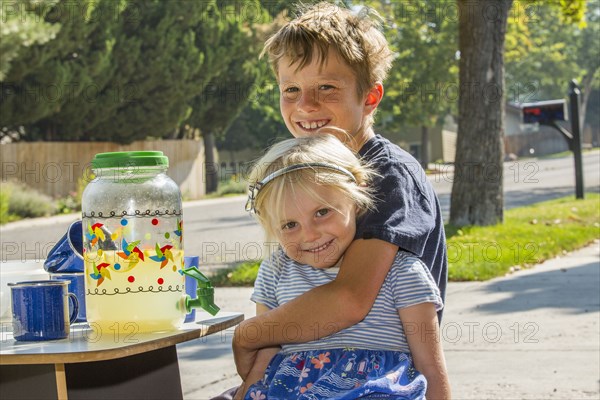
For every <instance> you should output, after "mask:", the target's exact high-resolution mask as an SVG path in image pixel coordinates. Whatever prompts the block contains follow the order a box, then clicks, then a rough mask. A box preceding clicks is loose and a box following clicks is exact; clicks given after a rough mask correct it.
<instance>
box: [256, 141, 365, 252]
mask: <svg viewBox="0 0 600 400" xmlns="http://www.w3.org/2000/svg"><path fill="white" fill-rule="evenodd" d="M299 164H313V166H311V167H308V168H306V167H304V168H302V169H297V170H293V171H290V172H286V173H284V174H282V175H280V176H278V177H277V178H275V179H273V180H270V181H269V182H268V183H266V184H265V185H264V186H262V187H261V188H260V189H259V190H256V191H254V192H253V191H252V188H253V187H256V186H257V184H258V183H260V182H261V181H263V180H264V179H265V178H266V177H267V176H269V175H270V174H272V173H274V172H276V171H280V170H282V169H283V168H286V167H291V166H298V165H299ZM314 164H325V165H329V166H332V167H335V168H339V167H341V168H343V169H344V170H346V171H347V172H349V173H350V174H351V175H352V176H353V177H354V179H352V178H351V177H350V176H348V175H346V173H343V172H341V171H336V170H335V169H331V168H322V167H319V166H318V165H316V166H315V165H314ZM375 175H376V172H375V171H374V170H373V169H372V168H371V167H369V166H367V165H364V164H362V163H361V162H360V161H359V159H358V158H357V157H356V156H355V154H354V153H353V152H352V151H351V150H350V149H348V148H347V147H346V146H344V145H343V144H342V143H341V142H340V141H339V140H338V139H337V138H336V137H335V136H332V135H315V136H309V137H302V138H293V139H286V140H283V141H281V142H279V143H277V144H275V145H273V146H272V147H271V148H270V149H269V150H268V151H267V153H266V154H265V155H264V156H263V157H262V158H261V159H260V160H258V161H257V162H256V163H255V164H254V166H253V168H252V170H251V171H250V173H249V176H248V184H249V186H250V188H251V189H250V192H251V194H250V196H251V198H252V206H253V210H254V211H255V216H256V218H257V219H258V221H259V222H260V224H261V225H262V227H263V229H264V230H265V234H266V239H267V242H274V241H277V240H278V230H279V228H278V227H277V224H278V223H279V221H281V220H282V214H283V198H284V195H285V194H287V195H288V196H289V195H290V194H291V195H292V196H293V193H294V191H295V190H302V191H305V192H306V193H308V194H309V195H310V196H312V197H313V198H314V199H317V200H318V201H323V202H325V201H324V199H322V198H321V197H320V196H319V195H318V194H317V193H316V191H315V190H313V187H314V186H313V185H314V184H316V185H320V186H326V187H328V188H331V189H333V190H336V191H338V192H339V195H340V196H344V197H346V198H349V199H351V200H352V201H353V202H354V203H355V205H356V207H357V216H359V215H360V214H362V213H364V212H365V211H367V210H371V209H374V197H373V194H372V189H371V188H370V187H369V186H368V184H369V182H370V181H371V180H372V179H373V178H374V176H375ZM259 186H260V185H259ZM324 204H326V205H327V206H328V207H331V208H333V209H335V207H334V206H333V205H331V204H327V203H324ZM271 249H272V248H271Z"/></svg>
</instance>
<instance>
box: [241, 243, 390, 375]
mask: <svg viewBox="0 0 600 400" xmlns="http://www.w3.org/2000/svg"><path fill="white" fill-rule="evenodd" d="M397 252H398V247H397V246H395V245H393V244H391V243H388V242H385V241H383V240H379V239H368V240H365V239H357V240H355V241H354V242H352V244H351V245H350V247H348V249H347V250H346V253H345V254H344V259H343V261H342V265H341V268H340V271H339V273H338V275H337V277H336V278H335V280H333V281H332V282H330V283H327V284H325V285H322V286H318V287H316V288H314V289H312V290H310V291H308V292H306V293H304V294H303V295H302V296H299V297H297V298H296V299H294V300H292V301H290V302H288V303H286V304H283V305H281V306H279V307H277V308H275V309H272V310H270V311H268V312H266V313H264V314H261V315H258V316H256V317H254V318H250V319H248V320H245V321H243V322H242V323H241V324H239V325H238V326H237V328H236V330H235V334H234V338H233V353H234V357H235V362H236V366H237V368H238V373H239V374H240V376H241V377H242V378H244V377H245V376H246V375H247V374H248V372H249V371H250V368H251V367H252V365H253V364H254V360H255V358H256V353H257V350H258V349H260V348H263V347H268V346H273V345H279V344H283V343H301V342H308V341H311V340H316V339H320V338H322V337H325V336H328V335H331V334H333V333H335V332H338V331H340V330H342V329H345V328H348V327H350V326H352V325H354V324H356V323H358V322H360V321H362V320H363V319H364V317H365V316H366V315H367V314H368V313H369V311H370V310H371V307H372V306H373V303H374V302H375V298H376V297H377V294H378V293H379V289H380V288H381V286H382V285H383V281H384V280H385V277H386V275H387V273H388V272H389V270H390V268H391V266H392V262H393V261H394V258H395V257H396V253H397Z"/></svg>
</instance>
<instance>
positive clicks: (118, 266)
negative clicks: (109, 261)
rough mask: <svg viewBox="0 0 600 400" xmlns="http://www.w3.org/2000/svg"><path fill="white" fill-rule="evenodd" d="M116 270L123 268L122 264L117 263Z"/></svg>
mask: <svg viewBox="0 0 600 400" xmlns="http://www.w3.org/2000/svg"><path fill="white" fill-rule="evenodd" d="M114 268H115V271H118V270H120V269H121V264H119V263H117V264H115V265H114Z"/></svg>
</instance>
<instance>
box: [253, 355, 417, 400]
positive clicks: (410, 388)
mask: <svg viewBox="0 0 600 400" xmlns="http://www.w3.org/2000/svg"><path fill="white" fill-rule="evenodd" d="M426 389H427V381H426V380H425V377H424V376H423V375H421V374H420V373H419V372H418V371H417V370H416V369H415V368H414V366H413V363H412V358H411V357H410V355H409V354H407V353H401V352H395V351H382V350H359V349H332V350H311V351H303V352H297V353H290V354H282V353H279V354H277V355H276V356H275V357H273V359H272V360H271V363H270V364H269V366H268V367H267V370H266V371H265V377H264V378H263V379H262V380H261V381H259V382H257V383H255V384H254V385H252V387H251V388H250V390H248V392H247V394H246V397H245V399H246V400H279V399H306V400H308V399H311V400H317V399H319V400H321V399H323V400H324V399H328V400H333V399H337V400H342V399H343V400H346V399H348V400H350V399H359V398H360V399H423V398H425V391H426Z"/></svg>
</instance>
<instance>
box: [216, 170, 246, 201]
mask: <svg viewBox="0 0 600 400" xmlns="http://www.w3.org/2000/svg"><path fill="white" fill-rule="evenodd" d="M246 185H247V184H246V181H245V180H244V179H242V177H240V176H239V175H233V176H232V177H231V178H230V179H229V180H224V181H221V182H219V187H218V188H217V194H218V195H219V196H225V195H227V194H245V193H246V191H247V187H246Z"/></svg>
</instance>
